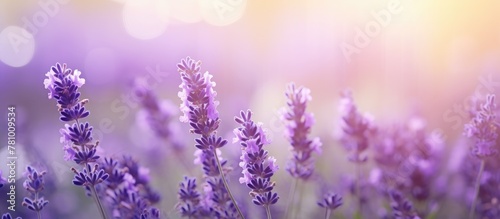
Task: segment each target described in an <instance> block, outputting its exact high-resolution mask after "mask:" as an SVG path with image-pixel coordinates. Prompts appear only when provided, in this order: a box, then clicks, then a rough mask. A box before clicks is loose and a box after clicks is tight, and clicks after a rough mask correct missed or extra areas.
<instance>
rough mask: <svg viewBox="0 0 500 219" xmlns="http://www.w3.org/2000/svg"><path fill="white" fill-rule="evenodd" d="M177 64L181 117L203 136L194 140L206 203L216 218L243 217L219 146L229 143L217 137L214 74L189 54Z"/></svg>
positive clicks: (194, 131) (195, 131)
mask: <svg viewBox="0 0 500 219" xmlns="http://www.w3.org/2000/svg"><path fill="white" fill-rule="evenodd" d="M177 67H178V71H179V73H180V75H181V80H182V83H181V84H180V85H179V87H180V88H181V89H182V91H181V92H179V98H180V99H181V101H182V103H181V105H180V109H181V111H182V112H183V113H184V115H183V116H181V118H180V120H181V121H182V122H186V123H189V125H190V126H191V133H194V134H198V135H199V136H200V137H198V138H196V139H195V142H196V145H195V146H196V147H197V148H198V150H199V151H197V154H198V155H199V156H198V158H197V159H196V160H197V161H198V162H199V163H200V164H201V165H202V166H203V170H204V175H205V179H206V184H207V185H208V187H209V188H210V189H209V190H208V191H207V194H206V195H207V197H208V199H209V201H208V202H207V203H209V204H208V205H212V204H213V205H214V206H213V209H215V212H214V213H215V215H216V216H217V217H231V216H232V214H234V213H237V215H239V217H240V218H244V216H243V214H242V212H241V210H240V208H239V207H238V205H237V203H236V200H235V199H234V197H233V195H232V193H231V190H230V189H229V186H228V184H227V180H226V177H225V175H226V172H227V171H228V168H226V167H225V165H226V164H227V161H225V160H223V159H221V158H220V157H219V153H220V152H219V149H220V148H221V147H223V146H224V145H226V144H227V140H225V139H223V138H222V137H219V136H217V129H218V127H219V123H220V119H219V113H218V111H217V105H218V104H219V102H218V101H215V96H216V95H217V93H216V92H215V91H214V89H213V88H214V87H215V82H212V75H210V74H209V73H208V72H205V73H203V74H202V73H201V71H200V70H201V62H200V61H198V62H195V61H194V60H193V59H191V58H190V57H187V58H186V59H183V60H182V61H181V63H179V64H178V65H177ZM233 210H236V211H234V212H233ZM232 217H236V216H232Z"/></svg>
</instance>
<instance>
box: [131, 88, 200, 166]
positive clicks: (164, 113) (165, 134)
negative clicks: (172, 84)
mask: <svg viewBox="0 0 500 219" xmlns="http://www.w3.org/2000/svg"><path fill="white" fill-rule="evenodd" d="M141 84H142V83H141V82H139V81H137V82H136V85H135V88H134V89H135V94H136V95H137V97H138V98H139V100H140V103H141V106H142V110H141V111H139V112H138V113H137V115H138V119H139V120H141V121H142V122H145V123H146V124H147V126H148V131H151V132H153V133H154V134H155V136H156V137H157V138H158V139H160V140H161V141H163V142H165V143H167V144H168V145H169V146H171V149H172V151H173V155H174V157H175V158H177V160H178V161H179V163H181V164H182V165H183V166H184V168H185V169H186V171H188V172H190V171H191V166H189V165H188V163H186V161H185V159H184V152H185V149H186V148H185V145H184V144H182V143H181V141H180V139H179V137H178V133H176V130H177V129H176V128H177V126H176V125H177V123H174V122H173V121H172V120H173V118H174V116H175V115H176V114H177V113H178V108H176V107H175V106H174V105H173V104H172V103H171V102H169V101H163V102H160V100H159V99H158V98H157V97H156V95H155V93H154V92H153V91H152V90H151V89H149V88H148V87H146V86H141Z"/></svg>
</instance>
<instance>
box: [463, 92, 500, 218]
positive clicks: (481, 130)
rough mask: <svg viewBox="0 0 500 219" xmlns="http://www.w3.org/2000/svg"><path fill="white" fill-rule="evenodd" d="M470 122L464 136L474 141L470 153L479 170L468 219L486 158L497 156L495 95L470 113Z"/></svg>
mask: <svg viewBox="0 0 500 219" xmlns="http://www.w3.org/2000/svg"><path fill="white" fill-rule="evenodd" d="M471 114H472V120H471V121H470V122H469V123H468V124H466V125H465V127H464V134H465V136H467V137H468V138H471V139H473V140H474V144H473V145H472V147H471V153H472V155H473V156H475V157H476V158H477V159H479V160H480V164H479V170H478V173H477V177H476V180H475V185H474V197H473V200H472V204H471V208H470V211H469V218H470V219H473V218H474V215H475V211H476V204H477V200H478V195H479V192H480V187H481V180H482V176H483V172H484V169H485V165H486V161H487V159H488V158H490V157H493V156H495V155H496V154H498V149H497V148H496V145H497V140H498V133H497V130H498V128H499V127H498V125H499V123H498V121H496V103H495V95H492V94H490V95H488V96H487V97H486V101H485V103H483V104H481V105H480V107H479V109H478V110H477V111H473V112H471Z"/></svg>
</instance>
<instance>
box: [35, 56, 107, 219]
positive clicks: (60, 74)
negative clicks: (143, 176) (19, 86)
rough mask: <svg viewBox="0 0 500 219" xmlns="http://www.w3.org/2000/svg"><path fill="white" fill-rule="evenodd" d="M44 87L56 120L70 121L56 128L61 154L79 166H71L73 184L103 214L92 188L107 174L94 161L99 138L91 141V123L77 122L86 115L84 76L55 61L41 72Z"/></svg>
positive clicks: (86, 101) (104, 215) (94, 190)
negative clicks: (57, 115)
mask: <svg viewBox="0 0 500 219" xmlns="http://www.w3.org/2000/svg"><path fill="white" fill-rule="evenodd" d="M45 75H46V76H47V79H45V80H44V82H43V83H44V85H45V88H46V89H48V90H49V95H48V97H49V99H52V98H54V99H55V100H56V101H57V106H58V110H59V113H60V114H61V117H60V120H61V121H63V122H68V123H71V122H73V124H65V128H64V129H61V130H60V133H61V135H62V137H61V139H60V140H61V143H62V144H63V150H64V151H65V155H64V158H65V159H66V160H70V159H71V160H73V161H74V162H75V163H76V164H78V165H80V166H81V168H82V170H77V169H75V168H72V171H73V172H74V173H75V176H74V179H73V184H75V185H77V186H84V187H85V188H86V190H90V191H91V192H92V195H93V196H94V199H95V202H96V204H97V206H98V208H99V211H100V213H101V216H102V217H103V218H106V213H105V212H104V208H103V206H102V205H101V203H100V200H99V197H98V196H97V192H96V185H97V184H100V183H102V182H103V181H104V180H106V179H107V178H108V174H107V173H105V172H104V171H103V170H102V169H100V168H99V165H98V164H97V163H96V162H97V161H98V160H99V156H98V155H96V154H97V150H96V147H97V145H98V144H99V142H95V143H92V141H93V138H92V129H93V128H92V126H90V125H89V123H87V122H85V123H81V122H80V120H81V119H83V118H86V117H87V116H89V114H90V113H89V112H88V111H87V110H86V109H85V104H86V103H88V100H87V99H84V100H80V99H79V98H80V92H78V88H80V87H81V86H82V85H83V84H85V79H83V78H80V75H81V72H80V71H78V70H74V71H73V70H71V69H70V68H68V67H67V66H66V64H63V65H61V64H59V63H57V64H56V65H55V66H52V67H51V68H50V71H49V72H47V74H45Z"/></svg>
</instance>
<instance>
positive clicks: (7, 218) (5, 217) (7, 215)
mask: <svg viewBox="0 0 500 219" xmlns="http://www.w3.org/2000/svg"><path fill="white" fill-rule="evenodd" d="M2 219H13V217H12V216H11V215H10V214H9V213H5V214H3V215H2ZM16 219H22V218H21V217H16Z"/></svg>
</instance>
